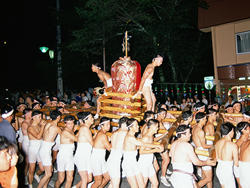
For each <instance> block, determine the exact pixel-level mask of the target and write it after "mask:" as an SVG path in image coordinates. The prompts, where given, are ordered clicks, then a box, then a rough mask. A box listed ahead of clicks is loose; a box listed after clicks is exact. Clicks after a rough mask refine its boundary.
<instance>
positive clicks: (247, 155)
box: [239, 140, 250, 162]
mask: <svg viewBox="0 0 250 188" xmlns="http://www.w3.org/2000/svg"><path fill="white" fill-rule="evenodd" d="M239 159H240V161H243V162H250V140H248V141H246V142H244V143H242V145H241V147H240V155H239Z"/></svg>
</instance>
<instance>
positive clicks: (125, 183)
mask: <svg viewBox="0 0 250 188" xmlns="http://www.w3.org/2000/svg"><path fill="white" fill-rule="evenodd" d="M157 160H158V163H159V165H160V164H161V159H160V158H158V159H157ZM17 168H18V173H19V187H22V188H23V187H25V188H26V187H28V186H24V178H23V173H22V169H23V163H21V164H19V165H18V166H17ZM170 168H171V166H170ZM160 174H161V173H160V171H159V173H158V177H159V178H158V180H159V187H160V188H166V186H164V185H163V184H162V183H161V182H160ZM40 177H42V175H41V176H40ZM56 179H57V173H53V176H52V178H51V182H50V184H51V185H52V186H48V187H49V188H53V184H54V182H55V181H56ZM79 180H80V176H79V174H78V173H77V170H75V175H74V182H73V184H72V186H73V185H75V184H76V183H77V182H78V181H79ZM37 185H38V184H37V181H36V180H35V179H34V181H33V187H34V188H36V187H37ZM61 187H63V185H62V186H61ZM106 187H108V186H106ZM120 187H121V188H128V187H130V186H129V184H128V181H127V179H126V178H122V179H121V186H120ZM147 187H150V183H149V184H148V185H147ZM183 188H185V187H184V186H183ZM213 188H220V184H219V181H218V179H217V177H216V175H215V168H214V178H213Z"/></svg>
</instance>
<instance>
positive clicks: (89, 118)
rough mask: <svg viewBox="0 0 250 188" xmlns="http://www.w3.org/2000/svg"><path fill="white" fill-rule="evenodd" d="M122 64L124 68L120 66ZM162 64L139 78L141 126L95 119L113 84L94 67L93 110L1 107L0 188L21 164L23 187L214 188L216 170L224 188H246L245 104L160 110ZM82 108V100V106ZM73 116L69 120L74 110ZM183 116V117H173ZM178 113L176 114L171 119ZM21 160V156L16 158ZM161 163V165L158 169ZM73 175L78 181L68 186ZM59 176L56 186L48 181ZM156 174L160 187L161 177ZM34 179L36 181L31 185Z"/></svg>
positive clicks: (248, 142)
mask: <svg viewBox="0 0 250 188" xmlns="http://www.w3.org/2000/svg"><path fill="white" fill-rule="evenodd" d="M124 61H129V59H128V58H126V57H125V58H124ZM162 61H163V58H162V57H161V56H157V57H156V58H154V59H153V60H152V63H150V64H149V65H148V66H147V67H146V69H145V71H144V74H143V76H142V79H141V83H140V86H139V90H138V91H137V93H135V94H134V95H133V97H132V98H135V97H137V96H138V95H143V96H144V99H145V101H146V111H145V112H144V114H143V119H142V120H141V121H138V120H136V119H134V118H132V117H131V116H121V118H120V119H119V120H118V125H117V126H111V125H115V124H114V122H113V119H109V118H107V117H103V116H101V114H100V109H101V108H100V107H101V106H100V105H101V102H100V99H101V98H102V97H103V96H104V95H105V92H106V91H107V90H108V88H110V87H112V79H111V76H110V75H109V74H108V73H106V72H104V71H102V70H101V68H100V67H99V66H98V65H92V71H93V72H96V73H97V75H98V77H99V78H100V80H101V81H102V82H103V83H104V88H105V91H104V95H103V96H100V97H99V98H98V99H96V104H97V106H96V109H95V114H93V113H91V112H93V109H94V107H93V106H92V104H91V102H89V100H88V99H87V98H88V97H87V95H86V97H85V96H80V95H77V96H76V99H72V100H70V104H67V102H66V101H65V100H61V99H60V100H58V98H57V97H53V96H46V97H45V99H44V103H43V104H41V103H39V100H34V99H33V98H31V97H28V98H26V101H25V102H26V103H24V101H23V102H20V103H18V105H17V106H16V108H14V107H13V106H11V105H9V104H6V105H4V107H3V108H2V109H1V116H0V185H1V187H4V188H5V187H6V188H9V187H13V188H14V187H17V186H18V184H20V183H21V182H20V181H18V177H19V176H20V175H21V174H20V173H19V174H18V173H17V172H20V171H18V169H17V168H16V167H18V165H17V163H18V156H19V162H20V161H22V160H20V158H22V157H21V156H24V159H23V163H24V168H23V169H21V172H22V174H23V175H24V178H25V181H24V182H25V184H26V185H27V186H28V187H30V188H31V187H33V185H34V181H37V184H38V186H37V187H38V188H42V187H45V188H46V187H48V185H50V186H52V187H55V188H59V187H61V186H62V185H64V187H65V188H70V187H72V186H73V187H81V188H85V187H92V188H97V187H98V188H102V187H107V186H108V187H112V188H118V187H120V183H121V177H126V179H127V181H128V183H129V185H130V186H131V187H132V188H137V187H139V188H144V187H147V186H148V183H149V182H150V185H151V187H153V188H157V187H159V181H160V182H161V183H162V184H164V185H165V186H167V187H174V188H184V187H185V188H194V187H195V188H196V187H197V188H198V187H204V186H206V187H207V188H212V187H213V177H214V175H213V173H214V171H213V169H214V168H216V176H217V178H218V180H219V183H220V185H221V187H223V188H236V186H237V187H240V188H249V187H250V178H249V175H248V174H249V172H250V124H249V123H250V112H249V111H247V110H246V109H244V113H242V109H243V108H242V103H241V102H238V101H232V100H231V101H230V104H227V105H226V106H224V105H222V106H221V105H220V104H218V103H213V104H208V103H207V100H205V98H204V97H203V99H202V101H199V100H198V98H197V96H196V98H195V99H194V101H189V100H187V101H182V103H181V105H180V106H178V104H177V103H176V102H174V104H170V103H169V101H167V102H166V104H165V103H164V104H158V105H157V101H156V98H155V96H154V93H153V91H152V83H153V74H154V69H155V68H156V67H158V66H160V65H161V64H162ZM84 97H85V98H86V100H83V98H84ZM72 109H75V111H77V112H76V113H75V114H70V113H69V112H72V111H71V110H72ZM178 110H180V113H176V111H178ZM173 112H175V113H173ZM20 154H21V155H20ZM159 161H161V162H160V163H159ZM75 171H77V172H78V174H79V176H80V181H79V182H78V183H77V184H75V185H72V184H73V179H74V175H75ZM54 173H57V180H56V181H55V182H51V177H52V175H53V174H54ZM159 173H160V180H159V179H158V174H159ZM34 179H35V180H34Z"/></svg>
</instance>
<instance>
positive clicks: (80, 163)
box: [74, 142, 92, 173]
mask: <svg viewBox="0 0 250 188" xmlns="http://www.w3.org/2000/svg"><path fill="white" fill-rule="evenodd" d="M91 152H92V146H91V144H90V143H88V142H85V143H80V142H78V143H77V149H76V153H75V155H74V163H75V165H76V167H77V170H78V172H79V171H88V172H89V173H91V166H90V161H91V160H90V159H91Z"/></svg>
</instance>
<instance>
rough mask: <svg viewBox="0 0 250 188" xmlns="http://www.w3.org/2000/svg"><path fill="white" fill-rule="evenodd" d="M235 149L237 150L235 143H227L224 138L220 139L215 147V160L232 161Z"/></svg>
mask: <svg viewBox="0 0 250 188" xmlns="http://www.w3.org/2000/svg"><path fill="white" fill-rule="evenodd" d="M235 149H236V150H237V146H236V144H235V143H233V142H230V141H227V140H225V139H224V138H222V139H220V140H219V141H218V142H217V143H216V145H215V151H216V158H217V160H222V161H232V160H233V152H234V150H235Z"/></svg>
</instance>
